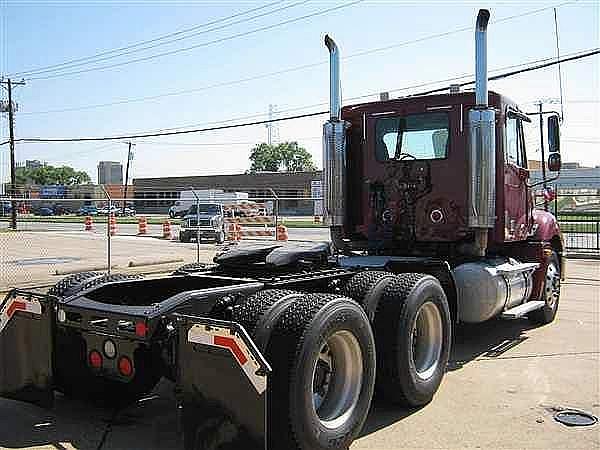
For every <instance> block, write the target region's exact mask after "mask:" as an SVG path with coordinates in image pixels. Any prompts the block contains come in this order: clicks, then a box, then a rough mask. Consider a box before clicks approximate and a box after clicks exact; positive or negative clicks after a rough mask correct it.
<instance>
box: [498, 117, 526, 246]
mask: <svg viewBox="0 0 600 450" xmlns="http://www.w3.org/2000/svg"><path fill="white" fill-rule="evenodd" d="M504 135H505V139H504V240H505V241H521V240H525V239H526V238H527V234H528V230H529V227H530V218H529V214H528V210H529V208H528V206H529V205H528V201H529V195H528V190H529V188H528V187H527V182H528V180H529V171H528V170H527V157H526V154H525V142H524V137H523V125H522V121H521V119H520V118H518V117H515V116H513V115H511V114H510V112H509V113H508V114H507V116H506V129H505V133H504Z"/></svg>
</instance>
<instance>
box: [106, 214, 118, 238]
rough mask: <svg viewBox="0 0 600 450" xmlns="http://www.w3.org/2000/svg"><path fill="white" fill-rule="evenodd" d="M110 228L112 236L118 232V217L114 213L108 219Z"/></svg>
mask: <svg viewBox="0 0 600 450" xmlns="http://www.w3.org/2000/svg"><path fill="white" fill-rule="evenodd" d="M108 230H109V233H110V235H111V236H114V235H115V234H117V218H116V217H115V215H114V214H111V215H110V219H109V221H108Z"/></svg>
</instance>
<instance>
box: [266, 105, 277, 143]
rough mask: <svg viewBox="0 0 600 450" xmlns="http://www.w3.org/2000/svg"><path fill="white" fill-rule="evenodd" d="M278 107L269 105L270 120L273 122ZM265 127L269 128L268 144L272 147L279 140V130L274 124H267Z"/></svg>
mask: <svg viewBox="0 0 600 450" xmlns="http://www.w3.org/2000/svg"><path fill="white" fill-rule="evenodd" d="M276 107H277V105H269V120H273V117H274V114H275V113H276V111H275V108H276ZM265 127H266V128H267V144H269V145H271V144H273V143H274V142H275V141H277V140H279V130H278V129H277V125H276V124H275V123H274V122H268V123H266V124H265Z"/></svg>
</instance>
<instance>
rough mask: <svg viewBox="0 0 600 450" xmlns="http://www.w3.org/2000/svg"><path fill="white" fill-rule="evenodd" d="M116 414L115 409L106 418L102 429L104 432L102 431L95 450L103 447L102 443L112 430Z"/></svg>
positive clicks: (117, 411) (100, 449)
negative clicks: (104, 426)
mask: <svg viewBox="0 0 600 450" xmlns="http://www.w3.org/2000/svg"><path fill="white" fill-rule="evenodd" d="M118 414H119V410H118V409H115V410H114V412H113V413H112V415H111V416H110V418H109V419H108V420H107V423H106V428H105V429H104V433H102V438H101V439H100V442H99V443H98V446H97V447H96V450H102V448H103V447H104V444H105V443H106V439H107V438H108V435H109V434H110V432H111V431H112V427H113V424H114V423H115V420H116V419H117V415H118Z"/></svg>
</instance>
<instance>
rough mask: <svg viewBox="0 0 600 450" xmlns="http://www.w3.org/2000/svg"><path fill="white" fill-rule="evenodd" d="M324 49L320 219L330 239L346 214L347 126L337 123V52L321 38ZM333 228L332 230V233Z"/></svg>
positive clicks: (339, 107)
mask: <svg viewBox="0 0 600 450" xmlns="http://www.w3.org/2000/svg"><path fill="white" fill-rule="evenodd" d="M325 45H326V46H327V49H328V50H329V120H328V121H327V122H325V124H324V125H323V180H322V191H323V216H324V221H325V223H326V224H327V225H329V226H330V227H332V235H334V234H336V235H339V234H340V233H341V228H342V227H343V225H344V218H345V211H346V209H345V205H346V130H347V127H348V124H347V123H346V122H344V121H342V120H341V118H342V95H341V86H340V52H339V48H338V46H337V45H336V43H335V42H334V40H333V39H331V38H330V37H329V36H328V35H327V36H325ZM333 227H336V229H335V230H334V229H333ZM334 232H335V233H334ZM334 241H335V240H334ZM334 244H335V242H334Z"/></svg>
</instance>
